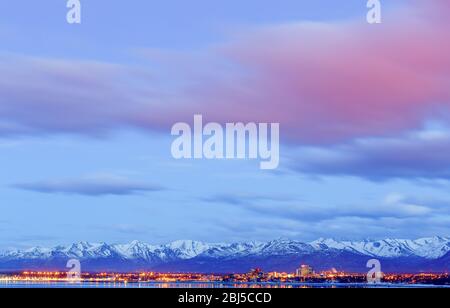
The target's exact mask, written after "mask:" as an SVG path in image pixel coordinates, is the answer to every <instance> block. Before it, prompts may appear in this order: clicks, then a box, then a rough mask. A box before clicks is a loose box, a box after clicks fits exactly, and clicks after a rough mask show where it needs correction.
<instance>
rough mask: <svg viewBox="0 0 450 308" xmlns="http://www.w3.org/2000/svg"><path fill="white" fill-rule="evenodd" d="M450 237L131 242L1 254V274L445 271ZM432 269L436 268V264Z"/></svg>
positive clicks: (35, 249)
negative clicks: (369, 266) (70, 269)
mask: <svg viewBox="0 0 450 308" xmlns="http://www.w3.org/2000/svg"><path fill="white" fill-rule="evenodd" d="M449 256H450V238H444V237H433V238H422V239H417V240H402V239H385V240H365V241H338V240H333V239H319V240H317V241H313V242H310V243H303V242H299V241H292V240H288V239H277V240H273V241H270V242H246V243H232V244H225V243H216V244H210V243H203V242H196V241H191V240H186V241H175V242H172V243H169V244H164V245H150V244H147V243H143V242H139V241H133V242H131V243H129V244H114V245H110V244H106V243H88V242H80V243H76V244H72V245H69V246H57V247H53V248H41V247H34V248H30V249H26V250H14V251H8V252H4V253H0V270H1V271H6V270H8V271H12V270H22V269H35V268H45V269H56V268H62V267H65V262H67V260H68V259H79V260H80V261H82V264H84V266H85V269H89V270H91V271H92V270H147V269H152V270H170V271H188V270H192V271H205V272H212V271H241V270H242V271H243V270H246V269H249V268H250V267H252V266H266V267H267V268H268V269H285V270H292V269H295V267H297V266H298V265H299V264H300V263H308V264H312V265H314V266H315V267H317V268H323V269H327V268H329V267H331V266H332V267H336V268H342V269H344V270H359V269H361V270H362V269H364V268H365V262H367V260H368V259H370V258H379V259H381V260H383V262H384V263H385V265H386V266H387V267H388V268H392V270H397V271H411V270H417V271H426V270H432V271H447V270H448V269H447V268H441V267H445V266H447V264H448V262H447V261H446V260H448V259H449ZM436 264H439V266H438V265H436Z"/></svg>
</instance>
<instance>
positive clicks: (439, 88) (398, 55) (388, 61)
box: [187, 1, 450, 143]
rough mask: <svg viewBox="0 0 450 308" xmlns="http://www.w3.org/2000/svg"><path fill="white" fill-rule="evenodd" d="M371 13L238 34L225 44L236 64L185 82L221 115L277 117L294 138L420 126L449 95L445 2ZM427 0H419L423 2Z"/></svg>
mask: <svg viewBox="0 0 450 308" xmlns="http://www.w3.org/2000/svg"><path fill="white" fill-rule="evenodd" d="M427 3H428V4H427V5H425V4H424V3H423V2H422V3H420V5H419V4H417V2H416V4H415V5H414V6H410V7H408V8H404V9H403V10H402V11H399V12H396V13H395V14H391V15H388V16H386V18H385V20H384V23H383V24H381V25H369V24H366V23H364V22H347V23H337V24H323V23H322V24H317V23H298V24H288V25H281V26H273V27H266V28H264V29H257V30H255V31H250V32H247V33H245V34H242V35H240V36H239V37H238V38H236V39H235V40H234V41H233V42H231V43H229V44H226V45H224V46H221V47H220V48H219V50H220V52H222V53H223V54H225V55H226V56H227V59H229V60H231V61H233V62H234V64H236V65H237V67H238V68H239V70H233V71H232V73H229V74H228V76H227V77H223V76H222V77H221V78H216V77H214V74H212V76H209V79H208V80H203V82H202V83H199V86H198V87H197V88H195V89H191V90H190V91H189V92H188V94H187V95H188V97H190V98H191V100H192V101H193V104H194V106H195V107H192V106H191V105H189V107H188V108H187V109H188V111H190V112H191V111H192V112H194V111H195V112H201V113H203V114H204V115H207V117H209V119H211V120H218V121H234V120H242V121H269V122H273V121H277V122H281V123H282V127H283V131H284V134H288V135H289V136H290V139H291V140H292V141H295V142H314V143H316V142H325V143H328V142H340V141H345V140H348V139H352V138H355V137H361V136H382V135H390V134H395V133H399V132H401V131H405V130H410V129H414V128H417V127H419V126H421V125H422V124H423V122H424V121H425V120H426V119H428V118H433V117H439V112H441V111H442V109H443V108H444V109H446V108H448V107H449V105H450V36H449V35H448V29H449V27H450V22H448V20H447V19H444V18H439V17H440V14H441V11H442V10H443V9H446V7H447V6H448V2H445V1H437V2H433V4H429V3H430V2H428V1H427ZM418 8H420V10H419V9H418Z"/></svg>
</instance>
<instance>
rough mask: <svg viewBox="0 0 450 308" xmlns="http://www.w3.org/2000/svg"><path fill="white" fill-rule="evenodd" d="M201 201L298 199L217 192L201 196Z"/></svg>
mask: <svg viewBox="0 0 450 308" xmlns="http://www.w3.org/2000/svg"><path fill="white" fill-rule="evenodd" d="M200 200H201V201H204V202H209V203H225V204H231V205H243V204H246V203H254V202H288V201H294V200H297V199H296V198H293V197H292V196H287V195H286V196H282V195H278V196H277V195H268V194H230V193H228V194H216V195H212V196H209V197H204V198H200Z"/></svg>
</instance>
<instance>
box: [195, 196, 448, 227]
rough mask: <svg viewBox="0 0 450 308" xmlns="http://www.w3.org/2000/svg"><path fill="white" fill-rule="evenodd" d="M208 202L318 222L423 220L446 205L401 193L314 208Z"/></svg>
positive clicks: (295, 203)
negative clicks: (364, 202) (340, 219)
mask: <svg viewBox="0 0 450 308" xmlns="http://www.w3.org/2000/svg"><path fill="white" fill-rule="evenodd" d="M202 200H203V201H204V202H208V203H222V204H229V205H232V206H237V207H239V208H241V209H245V210H249V211H251V212H253V213H258V214H260V215H263V216H270V217H279V218H283V219H293V220H298V221H304V222H306V221H309V222H318V221H326V220H330V219H336V218H338V217H359V218H365V219H382V218H398V219H402V218H411V217H425V216H429V215H432V214H448V215H450V209H449V208H448V205H449V204H450V202H445V203H444V205H442V201H439V202H437V201H434V202H433V203H432V205H427V204H428V203H431V201H430V200H420V201H419V200H415V199H412V198H407V197H406V196H403V195H401V194H396V193H393V194H390V195H388V196H386V198H385V199H384V200H381V201H380V202H378V203H375V204H371V203H368V204H364V205H361V204H355V205H335V206H318V205H315V204H308V202H306V201H299V200H296V199H294V198H285V197H280V198H277V197H262V196H260V195H253V197H252V195H250V194H248V195H244V196H242V195H239V194H221V195H214V196H211V197H207V198H204V199H202Z"/></svg>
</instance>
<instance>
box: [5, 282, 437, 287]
mask: <svg viewBox="0 0 450 308" xmlns="http://www.w3.org/2000/svg"><path fill="white" fill-rule="evenodd" d="M420 287H424V286H423V285H400V284H381V285H368V284H331V283H316V284H314V283H304V284H277V283H264V284H262V283H230V284H228V283H214V282H186V283H161V282H140V283H115V282H83V283H68V282H21V281H7V282H5V281H2V282H0V288H89V289H90V288H100V289H104V288H202V289H210V288H289V289H291V288H295V289H297V288H420ZM426 287H437V286H426Z"/></svg>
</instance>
